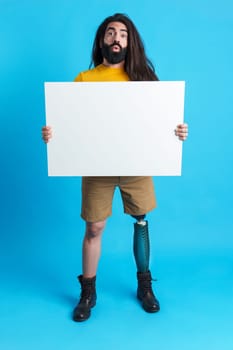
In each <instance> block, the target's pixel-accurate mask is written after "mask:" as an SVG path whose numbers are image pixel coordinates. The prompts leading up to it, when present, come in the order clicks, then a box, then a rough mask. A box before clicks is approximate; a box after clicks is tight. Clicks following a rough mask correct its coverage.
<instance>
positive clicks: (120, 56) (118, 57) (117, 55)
mask: <svg viewBox="0 0 233 350" xmlns="http://www.w3.org/2000/svg"><path fill="white" fill-rule="evenodd" d="M116 45H117V46H118V47H119V48H120V51H119V52H114V51H112V47H113V46H116ZM101 52H102V55H103V57H104V58H105V59H106V60H107V61H108V63H110V64H117V63H120V62H122V61H124V59H125V57H126V53H127V47H125V48H122V47H121V46H120V45H119V44H118V43H116V42H114V43H113V44H111V45H108V44H105V43H103V46H102V48H101Z"/></svg>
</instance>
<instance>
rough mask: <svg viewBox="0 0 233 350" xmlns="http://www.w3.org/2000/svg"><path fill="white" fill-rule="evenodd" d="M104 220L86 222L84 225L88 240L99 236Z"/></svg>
mask: <svg viewBox="0 0 233 350" xmlns="http://www.w3.org/2000/svg"><path fill="white" fill-rule="evenodd" d="M105 224H106V223H105V221H100V222H94V223H90V222H88V223H87V226H86V238H87V239H88V240H91V239H95V238H99V237H100V236H101V234H102V232H103V230H104V227H105Z"/></svg>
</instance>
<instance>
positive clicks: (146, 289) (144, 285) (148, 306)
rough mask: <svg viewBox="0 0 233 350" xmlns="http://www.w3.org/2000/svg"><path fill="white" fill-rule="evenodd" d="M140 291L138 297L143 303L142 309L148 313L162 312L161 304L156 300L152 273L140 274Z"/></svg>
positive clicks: (138, 276)
mask: <svg viewBox="0 0 233 350" xmlns="http://www.w3.org/2000/svg"><path fill="white" fill-rule="evenodd" d="M137 279H138V289H137V297H138V299H139V300H140V301H141V303H142V307H143V309H144V310H145V311H146V312H157V311H159V310H160V306H159V302H158V300H157V299H156V297H155V295H154V293H153V290H152V286H151V280H152V278H151V273H150V271H148V272H138V273H137Z"/></svg>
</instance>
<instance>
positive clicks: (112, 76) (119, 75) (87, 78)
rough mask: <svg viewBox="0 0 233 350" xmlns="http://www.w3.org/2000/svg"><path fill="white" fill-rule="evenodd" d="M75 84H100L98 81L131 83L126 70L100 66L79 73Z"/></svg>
mask: <svg viewBox="0 0 233 350" xmlns="http://www.w3.org/2000/svg"><path fill="white" fill-rule="evenodd" d="M74 81H75V82H81V81H83V82H95V81H96V82H98V81H100V82H101V81H129V77H128V75H127V73H126V72H125V70H124V68H112V67H107V66H104V65H103V64H100V65H99V66H97V67H95V68H93V69H90V70H87V71H85V72H81V73H79V75H78V76H77V77H76V78H75V79H74Z"/></svg>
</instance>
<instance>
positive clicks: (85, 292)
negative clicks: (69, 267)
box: [73, 275, 96, 322]
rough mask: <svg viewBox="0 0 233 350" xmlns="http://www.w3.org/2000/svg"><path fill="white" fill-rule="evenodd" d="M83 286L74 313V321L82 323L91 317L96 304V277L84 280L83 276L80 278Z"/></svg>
mask: <svg viewBox="0 0 233 350" xmlns="http://www.w3.org/2000/svg"><path fill="white" fill-rule="evenodd" d="M78 280H79V282H80V284H81V296H80V301H79V303H78V305H77V306H76V308H75V309H74V312H73V320H74V321H76V322H82V321H85V320H87V319H88V318H89V317H90V316H91V308H92V307H94V306H95V304H96V289H95V281H96V276H94V277H92V278H84V277H83V276H82V275H80V276H78Z"/></svg>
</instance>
